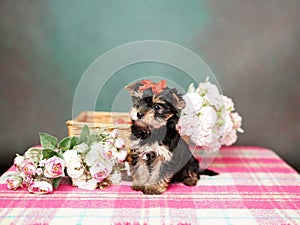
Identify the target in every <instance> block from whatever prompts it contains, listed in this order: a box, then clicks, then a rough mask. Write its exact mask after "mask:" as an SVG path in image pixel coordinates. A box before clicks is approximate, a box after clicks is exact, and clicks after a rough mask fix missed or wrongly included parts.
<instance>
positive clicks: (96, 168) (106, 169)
mask: <svg viewBox="0 0 300 225" xmlns="http://www.w3.org/2000/svg"><path fill="white" fill-rule="evenodd" d="M112 167H113V166H112V163H111V161H102V160H101V161H100V160H99V161H97V162H95V163H94V164H93V165H92V166H91V168H90V173H91V175H92V179H94V180H95V181H97V182H101V181H102V180H103V179H104V178H106V177H107V176H108V175H109V174H110V173H111V171H112Z"/></svg>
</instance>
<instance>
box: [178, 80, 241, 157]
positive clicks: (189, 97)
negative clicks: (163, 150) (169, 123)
mask: <svg viewBox="0 0 300 225" xmlns="http://www.w3.org/2000/svg"><path fill="white" fill-rule="evenodd" d="M183 99H184V100H185V102H186V107H185V108H184V109H183V110H182V114H181V117H180V119H179V121H178V124H177V126H176V128H177V130H178V131H179V133H180V134H181V135H183V136H189V137H190V140H191V141H192V142H193V143H194V144H196V145H198V146H202V147H203V148H204V149H205V150H207V151H210V152H215V151H216V150H217V149H219V148H220V146H221V145H223V144H225V145H231V144H233V143H234V142H235V141H236V140H237V135H236V132H237V131H239V132H243V130H242V129H241V121H242V118H241V117H240V116H239V114H238V113H232V111H233V110H234V103H233V101H232V99H231V98H229V97H227V96H224V95H221V94H220V92H219V90H218V88H217V86H216V85H214V84H211V83H210V82H209V81H208V79H207V80H206V81H205V82H204V83H200V84H199V86H198V88H197V89H195V88H194V85H193V84H191V85H190V86H189V88H188V93H187V94H185V95H184V96H183Z"/></svg>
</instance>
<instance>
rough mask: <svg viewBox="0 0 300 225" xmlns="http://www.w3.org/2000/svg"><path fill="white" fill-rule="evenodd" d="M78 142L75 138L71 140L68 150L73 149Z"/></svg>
mask: <svg viewBox="0 0 300 225" xmlns="http://www.w3.org/2000/svg"><path fill="white" fill-rule="evenodd" d="M78 140H79V138H78V137H75V136H74V137H72V138H71V143H70V149H73V148H74V146H75V145H77V144H78Z"/></svg>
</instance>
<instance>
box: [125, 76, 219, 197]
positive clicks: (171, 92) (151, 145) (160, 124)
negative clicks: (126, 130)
mask: <svg viewBox="0 0 300 225" xmlns="http://www.w3.org/2000/svg"><path fill="white" fill-rule="evenodd" d="M125 88H126V89H127V90H128V91H129V93H130V95H131V98H132V101H133V107H132V108H131V110H130V118H131V120H132V125H131V137H130V139H131V146H130V147H131V151H130V153H129V158H130V161H131V174H132V178H133V185H132V189H133V190H140V191H142V192H143V193H144V194H162V193H163V192H165V191H166V189H167V187H168V184H169V183H170V182H182V183H183V184H185V185H188V186H194V185H196V184H197V182H198V180H199V179H200V173H203V174H207V175H216V173H215V172H213V171H210V170H205V171H204V172H203V171H202V172H201V171H200V169H199V162H198V160H197V159H196V158H195V157H194V156H193V154H192V153H191V151H190V149H189V146H188V144H187V143H186V142H185V141H184V140H183V139H182V138H181V137H180V134H179V133H178V131H177V130H176V124H177V123H178V120H179V114H180V112H181V110H182V109H183V108H184V107H185V101H184V100H183V99H182V95H181V94H179V93H177V91H176V89H170V88H168V87H166V84H165V81H161V82H159V83H157V84H155V83H153V82H151V81H149V80H143V81H141V82H136V83H134V84H131V85H128V86H126V87H125Z"/></svg>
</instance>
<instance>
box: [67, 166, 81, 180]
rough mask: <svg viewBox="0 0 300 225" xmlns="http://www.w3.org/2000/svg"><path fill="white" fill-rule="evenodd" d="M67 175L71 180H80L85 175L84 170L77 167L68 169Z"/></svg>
mask: <svg viewBox="0 0 300 225" xmlns="http://www.w3.org/2000/svg"><path fill="white" fill-rule="evenodd" d="M67 173H68V175H69V177H71V178H78V177H80V176H81V175H82V174H83V173H84V168H83V167H76V166H71V167H67Z"/></svg>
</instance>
